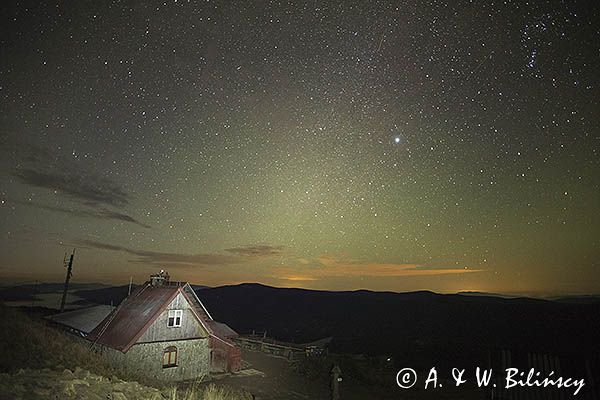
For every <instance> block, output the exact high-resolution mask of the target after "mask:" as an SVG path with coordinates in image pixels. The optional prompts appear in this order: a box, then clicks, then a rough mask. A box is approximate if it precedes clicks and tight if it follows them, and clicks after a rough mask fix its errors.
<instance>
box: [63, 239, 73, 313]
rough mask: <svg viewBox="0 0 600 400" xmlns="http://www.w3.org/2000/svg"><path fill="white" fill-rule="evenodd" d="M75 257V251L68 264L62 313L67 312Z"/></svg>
mask: <svg viewBox="0 0 600 400" xmlns="http://www.w3.org/2000/svg"><path fill="white" fill-rule="evenodd" d="M73 257H75V249H73V253H71V257H69V264H67V276H66V278H65V287H64V289H63V295H62V300H61V301H60V312H64V311H65V302H66V301H67V291H68V290H69V280H71V275H73Z"/></svg>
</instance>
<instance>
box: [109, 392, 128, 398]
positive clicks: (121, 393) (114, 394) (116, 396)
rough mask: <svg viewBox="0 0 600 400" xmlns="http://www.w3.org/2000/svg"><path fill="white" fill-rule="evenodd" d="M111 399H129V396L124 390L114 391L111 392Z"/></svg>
mask: <svg viewBox="0 0 600 400" xmlns="http://www.w3.org/2000/svg"><path fill="white" fill-rule="evenodd" d="M110 400H127V396H125V394H123V392H112V393H111V394H110Z"/></svg>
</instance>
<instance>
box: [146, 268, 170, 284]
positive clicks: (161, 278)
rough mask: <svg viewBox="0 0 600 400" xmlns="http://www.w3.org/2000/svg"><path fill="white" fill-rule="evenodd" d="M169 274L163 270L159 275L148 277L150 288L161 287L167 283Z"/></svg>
mask: <svg viewBox="0 0 600 400" xmlns="http://www.w3.org/2000/svg"><path fill="white" fill-rule="evenodd" d="M169 278H170V277H169V274H168V273H167V272H165V270H164V269H161V270H160V273H158V274H153V275H150V285H151V286H162V285H164V284H168V283H169Z"/></svg>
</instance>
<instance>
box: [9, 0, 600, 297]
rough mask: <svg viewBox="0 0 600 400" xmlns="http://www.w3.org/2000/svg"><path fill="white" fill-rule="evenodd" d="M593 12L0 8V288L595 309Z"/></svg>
mask: <svg viewBox="0 0 600 400" xmlns="http://www.w3.org/2000/svg"><path fill="white" fill-rule="evenodd" d="M11 3H12V4H11ZM598 7H599V5H598V2H596V1H588V2H583V1H554V0H553V1H530V2H525V1H448V2H441V1H399V2H384V1H373V2H366V1H356V2H353V1H340V2H322V1H316V2H289V3H288V2H273V1H270V2H264V1H256V2H249V1H244V2H235V3H234V2H225V1H223V2H213V1H204V2H190V1H182V0H179V1H174V0H170V1H166V2H121V1H112V2H109V1H61V2H51V1H43V2H40V1H37V0H36V1H29V2H10V1H6V2H2V23H1V28H0V29H1V30H2V35H1V41H0V64H1V68H0V102H1V106H0V107H1V116H0V118H1V122H0V127H1V130H0V139H1V143H2V147H1V149H2V150H1V151H0V168H1V169H0V248H1V249H2V251H1V254H0V276H1V277H2V279H3V280H4V281H13V282H26V281H33V280H42V281H60V280H62V279H63V277H64V271H65V270H64V268H63V266H62V261H63V255H64V253H65V252H66V251H70V250H71V249H72V248H73V247H76V248H77V251H76V256H75V266H74V276H73V281H74V282H106V283H120V284H126V283H128V282H129V278H130V277H131V276H133V279H134V281H136V282H138V283H139V282H142V281H144V280H145V278H146V277H147V275H148V274H150V273H154V272H157V271H158V270H160V269H161V268H164V269H166V270H167V271H168V272H169V273H170V274H171V276H172V277H173V279H176V280H182V281H183V280H187V281H191V282H193V283H197V284H206V285H221V284H237V283H240V282H260V283H264V284H269V285H275V286H296V287H305V288H316V289H329V290H340V289H359V288H367V289H373V290H392V291H406V290H418V289H428V290H434V291H440V292H456V291H460V290H478V291H488V292H510V293H529V294H536V293H537V294H554V293H598V292H600V279H598V276H599V268H600V265H599V260H600V212H599V210H600V207H599V205H600V159H599V150H600V107H599V104H598V103H599V102H598V98H599V95H600V92H599V89H600V73H599V72H598V71H599V68H600V67H599V65H600V24H599V23H598V21H599V14H600V13H599V8H598Z"/></svg>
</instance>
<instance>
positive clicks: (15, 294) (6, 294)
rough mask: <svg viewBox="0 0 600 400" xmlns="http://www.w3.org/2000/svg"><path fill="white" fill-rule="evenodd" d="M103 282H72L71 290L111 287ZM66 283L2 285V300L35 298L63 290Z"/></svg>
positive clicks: (0, 291) (0, 288)
mask: <svg viewBox="0 0 600 400" xmlns="http://www.w3.org/2000/svg"><path fill="white" fill-rule="evenodd" d="M110 287H111V286H109V285H105V284H102V283H70V284H69V292H73V291H77V290H90V289H109V288H110ZM63 288H64V283H38V284H26V285H17V286H10V287H9V286H4V287H0V301H14V300H35V299H36V297H35V296H36V295H38V294H45V293H56V292H62V290H63Z"/></svg>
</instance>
